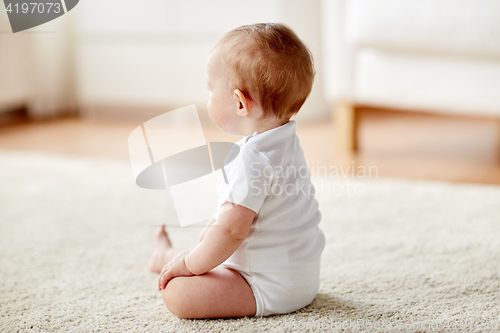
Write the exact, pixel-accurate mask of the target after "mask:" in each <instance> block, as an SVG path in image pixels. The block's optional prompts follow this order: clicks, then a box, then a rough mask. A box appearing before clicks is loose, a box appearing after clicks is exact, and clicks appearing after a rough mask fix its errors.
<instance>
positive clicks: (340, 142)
mask: <svg viewBox="0 0 500 333" xmlns="http://www.w3.org/2000/svg"><path fill="white" fill-rule="evenodd" d="M358 113H359V110H357V108H356V105H354V104H352V103H349V102H347V101H339V102H338V103H337V104H336V106H335V109H334V119H335V120H334V121H335V124H334V125H335V131H336V132H337V133H336V137H337V146H338V148H339V149H340V150H341V151H344V152H356V151H357V150H358Z"/></svg>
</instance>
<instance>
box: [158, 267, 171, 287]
mask: <svg viewBox="0 0 500 333" xmlns="http://www.w3.org/2000/svg"><path fill="white" fill-rule="evenodd" d="M171 278H172V271H171V270H170V269H166V270H163V271H162V272H161V274H160V278H159V279H158V289H159V290H163V289H165V287H166V286H167V282H168V280H170V279H171Z"/></svg>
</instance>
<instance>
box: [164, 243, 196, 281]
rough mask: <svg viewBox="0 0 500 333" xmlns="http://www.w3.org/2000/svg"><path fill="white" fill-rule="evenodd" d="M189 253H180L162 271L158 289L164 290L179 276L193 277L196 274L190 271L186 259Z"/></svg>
mask: <svg viewBox="0 0 500 333" xmlns="http://www.w3.org/2000/svg"><path fill="white" fill-rule="evenodd" d="M187 254H188V252H182V253H179V254H178V255H177V256H175V257H174V258H172V259H171V260H170V261H169V262H168V263H167V264H166V265H165V266H163V269H162V270H161V273H160V277H159V278H158V289H159V290H163V289H165V287H166V286H167V283H168V281H170V280H172V279H173V278H174V277H177V276H193V275H194V274H193V273H191V272H190V271H188V269H187V267H186V264H185V263H184V258H185V257H186V256H187Z"/></svg>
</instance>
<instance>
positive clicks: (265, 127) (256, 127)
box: [244, 118, 290, 136]
mask: <svg viewBox="0 0 500 333" xmlns="http://www.w3.org/2000/svg"><path fill="white" fill-rule="evenodd" d="M289 121H290V120H289V119H277V118H272V119H271V118H269V119H265V120H263V121H257V122H255V124H253V126H249V128H248V129H247V131H245V132H246V133H245V134H244V135H245V136H247V135H252V134H254V133H255V132H257V134H260V133H263V132H265V131H269V130H272V129H273V128H276V127H280V126H282V125H284V124H286V123H287V122H289Z"/></svg>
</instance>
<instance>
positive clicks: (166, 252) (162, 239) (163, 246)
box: [149, 225, 181, 273]
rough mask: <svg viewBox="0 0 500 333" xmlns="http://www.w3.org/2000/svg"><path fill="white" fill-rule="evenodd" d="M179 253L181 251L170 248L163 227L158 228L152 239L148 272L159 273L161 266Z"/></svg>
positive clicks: (170, 245)
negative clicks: (151, 252)
mask: <svg viewBox="0 0 500 333" xmlns="http://www.w3.org/2000/svg"><path fill="white" fill-rule="evenodd" d="M179 252H181V251H179V250H176V249H174V248H172V244H171V243H170V239H168V235H167V232H166V231H165V226H163V225H162V226H160V227H158V229H156V232H155V235H154V238H153V254H152V255H151V259H150V260H149V270H150V271H151V272H153V273H160V272H161V270H162V268H163V266H165V265H166V264H167V263H168V262H169V260H170V259H172V258H173V257H175V256H176V255H177V254H178V253H179Z"/></svg>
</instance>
